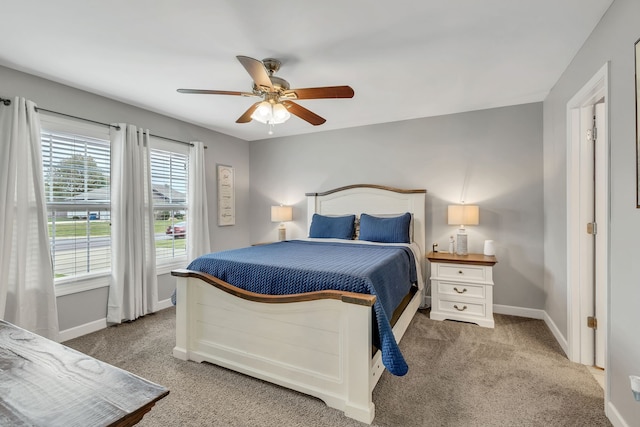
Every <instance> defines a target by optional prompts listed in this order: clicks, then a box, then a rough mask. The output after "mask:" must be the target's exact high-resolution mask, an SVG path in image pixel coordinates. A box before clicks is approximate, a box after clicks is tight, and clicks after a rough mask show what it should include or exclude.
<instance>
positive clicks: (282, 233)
mask: <svg viewBox="0 0 640 427" xmlns="http://www.w3.org/2000/svg"><path fill="white" fill-rule="evenodd" d="M278 240H280V241H282V240H287V229H286V228H284V225H281V226H280V227H278Z"/></svg>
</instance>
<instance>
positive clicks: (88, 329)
mask: <svg viewBox="0 0 640 427" xmlns="http://www.w3.org/2000/svg"><path fill="white" fill-rule="evenodd" d="M172 306H173V304H172V303H171V298H169V299H166V300H162V301H158V310H164V309H165V308H169V307H172ZM106 327H107V318H106V317H105V318H104V319H99V320H94V321H93V322H89V323H85V324H84V325H80V326H76V327H73V328H69V329H65V330H64V331H60V335H59V339H60V342H65V341H69V340H72V339H74V338H78V337H81V336H83V335H87V334H90V333H92V332H97V331H99V330H101V329H105V328H106Z"/></svg>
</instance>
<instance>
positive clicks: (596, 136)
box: [593, 126, 598, 141]
mask: <svg viewBox="0 0 640 427" xmlns="http://www.w3.org/2000/svg"><path fill="white" fill-rule="evenodd" d="M593 140H594V141H597V140H598V128H597V127H595V126H594V127H593Z"/></svg>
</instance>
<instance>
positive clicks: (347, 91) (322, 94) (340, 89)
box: [282, 86, 354, 99]
mask: <svg viewBox="0 0 640 427" xmlns="http://www.w3.org/2000/svg"><path fill="white" fill-rule="evenodd" d="M353 95H354V92H353V89H352V88H351V86H326V87H310V88H306V89H289V90H286V91H285V92H284V95H283V96H282V97H283V98H287V99H326V98H353Z"/></svg>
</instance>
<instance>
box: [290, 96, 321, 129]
mask: <svg viewBox="0 0 640 427" xmlns="http://www.w3.org/2000/svg"><path fill="white" fill-rule="evenodd" d="M282 105H284V106H285V107H286V108H287V110H288V111H289V112H290V113H291V114H294V115H296V116H298V117H300V118H301V119H302V120H306V121H307V122H309V123H311V124H312V125H314V126H318V125H321V124H323V123H324V122H326V121H327V120H326V119H323V118H322V117H320V116H319V115H317V114H316V113H314V112H312V111H309V110H307V109H306V108H304V107H303V106H302V105H300V104H296V103H295V102H293V101H282Z"/></svg>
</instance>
